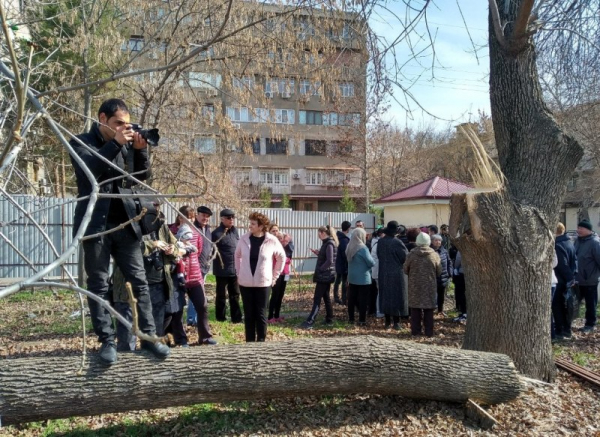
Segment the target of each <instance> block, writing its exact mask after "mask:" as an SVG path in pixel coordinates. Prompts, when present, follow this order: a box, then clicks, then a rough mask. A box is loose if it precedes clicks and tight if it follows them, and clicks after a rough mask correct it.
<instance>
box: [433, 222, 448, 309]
mask: <svg viewBox="0 0 600 437" xmlns="http://www.w3.org/2000/svg"><path fill="white" fill-rule="evenodd" d="M443 241H444V240H443V238H442V236H441V235H440V234H435V235H433V236H432V237H431V248H432V249H433V250H435V251H436V252H437V254H438V255H439V256H440V260H441V262H442V274H441V275H440V276H438V278H437V279H438V285H437V296H438V300H437V302H438V314H442V315H444V298H445V297H446V288H448V285H450V281H452V260H451V259H450V255H449V254H448V251H447V250H446V249H445V248H444V247H443V246H442V243H443Z"/></svg>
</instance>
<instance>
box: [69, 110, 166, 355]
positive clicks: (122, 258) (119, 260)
mask: <svg viewBox="0 0 600 437" xmlns="http://www.w3.org/2000/svg"><path fill="white" fill-rule="evenodd" d="M98 120H99V122H98V123H94V125H93V126H92V128H91V130H90V131H89V132H88V133H85V134H82V135H78V136H77V138H78V139H79V141H80V142H82V143H84V144H86V146H87V147H86V146H83V145H82V144H81V143H80V142H79V141H76V140H75V139H73V140H71V142H70V144H71V147H72V148H73V150H74V151H75V153H76V154H77V157H75V156H71V162H72V164H73V168H74V170H75V176H76V178H77V190H78V195H77V196H78V197H86V196H89V195H90V194H91V193H92V182H91V181H90V179H89V178H88V175H87V174H86V172H85V171H84V167H82V166H81V165H80V162H79V160H78V159H76V158H79V159H80V160H81V161H83V164H84V165H85V167H86V168H87V169H88V170H89V171H90V172H91V173H92V175H93V177H94V178H95V180H96V182H97V183H99V184H102V183H103V182H104V181H108V180H112V182H110V183H104V184H102V185H100V192H101V193H104V194H131V193H132V190H131V187H132V185H134V183H132V182H131V181H130V180H128V179H127V178H117V177H118V176H120V175H122V173H121V172H119V171H118V170H117V169H115V168H113V167H111V166H109V165H107V164H106V162H104V161H103V160H102V159H100V158H99V156H98V155H100V156H102V157H103V158H105V159H107V160H108V161H110V162H112V163H113V164H115V165H116V166H117V167H118V168H120V169H122V170H126V171H128V172H130V173H135V177H136V178H137V179H140V180H144V179H146V178H147V177H148V176H149V174H150V162H149V160H148V152H147V147H148V143H147V142H146V140H144V139H143V138H142V137H141V135H140V134H139V133H138V132H134V131H133V129H132V128H131V124H130V116H129V110H128V109H127V105H126V104H125V102H124V101H123V100H120V99H110V100H107V101H105V102H104V103H102V105H101V106H100V109H99V110H98ZM93 152H95V153H93ZM88 203H89V199H82V200H80V201H79V202H78V203H77V207H76V208H75V217H74V222H73V235H76V234H77V233H78V231H79V228H80V227H81V224H82V222H83V217H84V215H85V212H86V210H87V206H88ZM135 216H137V211H136V205H135V202H134V199H133V198H131V197H125V198H108V197H105V198H101V199H98V201H97V202H96V204H95V205H94V209H93V211H92V216H91V220H90V222H89V224H88V225H87V228H86V230H85V235H86V236H91V235H96V234H99V233H102V232H104V231H108V230H111V229H115V228H118V227H119V225H120V224H121V223H125V222H126V221H128V220H130V219H132V218H134V217H135ZM141 238H142V230H141V227H140V225H139V223H138V222H137V221H133V222H132V223H130V224H128V225H127V226H126V227H124V228H123V229H119V230H117V231H114V232H110V233H107V234H103V235H99V236H96V237H94V238H91V239H88V240H85V241H84V242H83V249H84V265H85V270H86V273H87V275H88V279H87V287H88V290H90V291H91V292H92V293H94V294H96V295H97V296H99V297H100V298H102V299H104V300H110V296H109V266H110V258H111V256H112V257H113V258H114V260H115V263H116V265H117V266H118V267H119V269H120V270H121V271H122V272H123V275H124V276H125V280H126V281H127V282H129V283H131V286H132V288H133V293H134V296H135V297H136V299H137V301H138V303H137V305H138V317H139V318H138V320H139V329H140V330H141V331H142V332H144V333H145V334H148V335H155V333H156V327H155V325H154V319H153V317H152V304H151V302H150V294H149V292H148V282H147V280H146V271H145V269H144V261H143V257H142V252H141V251H140V242H141ZM88 305H89V307H90V316H91V318H92V325H93V326H94V332H95V333H96V335H97V336H98V340H99V341H100V342H101V343H102V346H101V348H100V360H101V362H102V363H103V364H105V365H112V364H114V363H116V361H117V347H116V344H115V329H114V327H113V323H112V318H111V316H110V313H109V312H108V310H106V309H105V308H104V307H102V306H101V305H100V304H99V303H98V302H96V301H95V300H93V299H90V298H88ZM141 345H142V348H143V349H148V350H150V351H151V352H152V353H153V354H154V355H155V356H157V357H159V358H166V357H167V356H168V355H169V353H170V350H169V348H168V347H167V346H165V345H164V344H162V343H152V342H148V341H142V343H141Z"/></svg>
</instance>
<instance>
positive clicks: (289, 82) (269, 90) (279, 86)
mask: <svg viewBox="0 0 600 437" xmlns="http://www.w3.org/2000/svg"><path fill="white" fill-rule="evenodd" d="M294 85H295V82H294V80H293V79H278V78H271V79H268V80H266V81H265V95H266V96H267V97H273V96H274V95H275V94H277V93H279V95H280V96H281V97H282V98H289V97H290V96H291V95H292V94H294Z"/></svg>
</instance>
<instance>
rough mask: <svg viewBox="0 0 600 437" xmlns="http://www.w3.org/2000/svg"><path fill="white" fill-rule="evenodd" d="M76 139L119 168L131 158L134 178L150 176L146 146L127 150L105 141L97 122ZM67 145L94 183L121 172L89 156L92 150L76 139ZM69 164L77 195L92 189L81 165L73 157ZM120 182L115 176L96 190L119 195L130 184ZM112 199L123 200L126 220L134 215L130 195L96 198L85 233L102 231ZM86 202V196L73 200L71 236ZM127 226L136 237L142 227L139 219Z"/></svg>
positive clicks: (134, 207) (81, 217)
mask: <svg viewBox="0 0 600 437" xmlns="http://www.w3.org/2000/svg"><path fill="white" fill-rule="evenodd" d="M77 138H79V139H80V140H81V141H82V142H83V143H85V144H87V145H88V146H90V147H91V148H92V149H94V150H95V151H96V152H98V153H99V154H100V155H101V156H103V157H104V158H106V159H108V160H109V161H111V162H113V163H114V164H115V165H117V166H118V167H119V168H122V169H128V168H129V166H128V165H127V164H126V162H125V160H126V159H127V160H128V161H129V160H132V161H133V162H132V167H133V171H134V172H135V173H136V175H135V178H136V179H139V180H145V179H147V178H148V177H150V161H149V160H148V152H147V149H141V150H137V149H128V148H126V147H122V146H121V145H120V144H119V143H117V142H116V141H114V140H111V141H107V142H105V141H104V138H102V134H101V133H100V129H98V124H97V123H94V124H93V125H92V128H91V129H90V131H89V132H87V133H85V134H82V135H77ZM70 144H71V147H73V150H74V151H75V153H77V155H78V156H79V157H80V158H81V159H82V160H83V162H84V163H85V164H86V165H87V167H88V168H89V169H90V171H91V172H92V174H93V175H94V177H95V178H96V181H97V182H100V183H101V182H103V181H106V180H108V179H112V178H115V177H117V176H119V175H120V174H121V173H119V172H118V171H117V170H116V169H114V168H112V167H109V166H108V165H107V164H106V163H105V162H103V161H102V160H100V158H98V157H97V156H95V155H93V154H92V152H90V151H89V150H88V149H86V148H85V147H83V146H82V145H81V144H79V143H78V142H77V141H75V140H71V141H70ZM71 163H72V164H73V169H74V170H75V176H76V178H77V197H86V196H89V195H90V194H91V192H92V184H91V183H90V181H89V179H88V177H87V176H86V175H85V173H84V171H83V169H82V168H81V166H80V165H79V164H78V163H77V161H76V160H75V159H73V157H71ZM144 170H146V171H144ZM123 182H126V181H125V180H124V179H117V180H115V181H114V182H112V183H108V184H104V185H101V186H100V193H101V194H107V193H112V192H113V191H114V192H118V193H120V194H131V188H130V184H129V183H125V184H124V183H123ZM112 201H114V202H117V201H118V202H123V206H124V208H125V212H126V213H127V216H128V217H129V218H130V219H132V218H134V217H135V216H136V215H137V212H136V206H135V202H134V200H133V199H132V198H123V199H112V200H111V199H110V198H101V199H98V200H97V202H96V204H95V205H94V211H93V212H92V217H91V220H90V222H89V224H88V227H87V229H86V230H85V235H93V234H97V233H99V232H103V231H105V230H106V219H107V217H108V212H109V210H110V207H111V202H112ZM88 203H89V199H85V200H81V201H79V202H77V206H76V207H75V215H74V218H73V235H75V234H76V233H77V231H78V230H79V227H80V226H81V221H82V220H83V216H84V215H85V211H86V209H87V206H88ZM131 227H132V228H133V230H134V232H135V234H136V235H137V237H138V239H141V238H142V230H141V228H140V224H139V222H137V221H135V222H132V223H131Z"/></svg>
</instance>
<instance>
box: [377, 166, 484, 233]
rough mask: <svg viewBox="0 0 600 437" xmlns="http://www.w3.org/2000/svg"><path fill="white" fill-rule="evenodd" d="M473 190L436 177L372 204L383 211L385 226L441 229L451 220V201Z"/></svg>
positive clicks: (470, 187) (464, 185) (465, 185)
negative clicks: (391, 223) (456, 195)
mask: <svg viewBox="0 0 600 437" xmlns="http://www.w3.org/2000/svg"><path fill="white" fill-rule="evenodd" d="M472 189H473V187H472V186H470V185H467V184H463V183H461V182H457V181H453V180H450V179H446V178H442V177H439V176H436V177H434V178H431V179H428V180H426V181H423V182H419V183H418V184H415V185H412V186H410V187H408V188H405V189H403V190H400V191H398V192H396V193H394V194H390V195H388V196H384V197H382V198H380V199H377V200H375V201H374V202H373V203H375V204H377V205H378V206H382V207H383V217H384V221H385V223H387V222H389V221H390V220H396V221H397V222H398V223H400V224H403V225H404V226H406V227H407V228H409V227H410V228H412V227H420V226H428V225H433V224H435V225H438V226H439V225H442V224H444V223H448V221H449V220H450V197H451V196H452V194H454V193H464V192H465V191H469V190H472Z"/></svg>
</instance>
